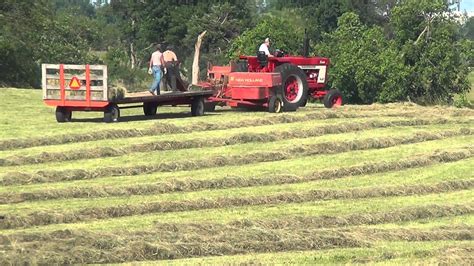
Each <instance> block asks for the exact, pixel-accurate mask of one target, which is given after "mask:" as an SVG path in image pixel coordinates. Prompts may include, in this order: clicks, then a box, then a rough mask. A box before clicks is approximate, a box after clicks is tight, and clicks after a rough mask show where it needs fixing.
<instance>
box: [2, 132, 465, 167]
mask: <svg viewBox="0 0 474 266" xmlns="http://www.w3.org/2000/svg"><path fill="white" fill-rule="evenodd" d="M460 128H466V125H449V124H446V125H430V126H420V127H391V128H381V129H373V130H366V131H362V132H351V133H343V134H330V135H324V136H320V137H312V138H305V139H289V140H282V141H276V142H270V143H246V144H241V145H231V146H222V147H215V148H214V147H211V148H195V149H185V150H171V151H158V152H155V151H153V152H140V153H132V154H127V155H124V156H120V157H109V158H107V157H105V158H98V159H86V160H76V161H66V162H59V163H56V162H53V163H44V164H40V165H22V166H7V167H2V168H1V169H2V170H3V171H4V172H5V173H8V172H13V171H22V172H27V171H38V170H43V169H44V168H45V167H48V168H50V169H54V170H67V169H74V168H77V167H79V166H80V168H81V169H93V168H98V167H104V166H107V167H114V166H117V167H118V166H121V167H126V166H133V165H146V164H150V163H151V164H154V163H159V162H175V161H180V160H192V159H193V158H196V159H197V158H211V157H215V156H231V155H242V154H249V153H254V152H268V151H278V150H284V149H290V148H292V147H295V146H298V145H310V144H316V143H323V142H336V144H337V142H342V141H351V140H364V139H369V138H372V137H373V136H377V137H378V138H382V137H408V136H411V135H413V134H414V133H417V132H430V133H435V132H441V131H446V130H456V129H460ZM184 158H186V159H184Z"/></svg>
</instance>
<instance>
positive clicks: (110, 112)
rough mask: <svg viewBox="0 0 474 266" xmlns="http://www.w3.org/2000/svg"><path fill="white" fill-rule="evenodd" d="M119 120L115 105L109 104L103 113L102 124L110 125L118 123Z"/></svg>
mask: <svg viewBox="0 0 474 266" xmlns="http://www.w3.org/2000/svg"><path fill="white" fill-rule="evenodd" d="M119 118H120V109H119V108H118V106H117V105H116V104H111V105H109V106H107V108H106V109H105V111H104V122H105V123H112V122H118V120H119Z"/></svg>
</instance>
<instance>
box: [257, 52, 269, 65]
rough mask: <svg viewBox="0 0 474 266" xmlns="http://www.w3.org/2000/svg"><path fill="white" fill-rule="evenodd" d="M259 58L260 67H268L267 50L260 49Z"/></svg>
mask: <svg viewBox="0 0 474 266" xmlns="http://www.w3.org/2000/svg"><path fill="white" fill-rule="evenodd" d="M257 60H258V63H259V64H260V67H266V66H267V65H268V55H267V54H265V52H262V51H259V52H258V53H257Z"/></svg>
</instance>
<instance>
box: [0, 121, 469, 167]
mask: <svg viewBox="0 0 474 266" xmlns="http://www.w3.org/2000/svg"><path fill="white" fill-rule="evenodd" d="M446 123H453V124H461V123H459V122H457V121H454V120H447V119H431V120H428V119H414V120H413V119H410V120H399V121H383V120H372V121H367V122H353V123H344V124H342V123H341V124H336V125H327V126H318V127H314V128H312V129H306V130H300V131H296V130H292V131H280V132H278V131H275V132H271V133H249V132H246V133H241V134H236V135H234V136H231V137H226V138H209V139H195V140H186V141H159V142H148V143H142V144H134V145H129V146H125V147H122V148H113V147H99V148H94V149H80V150H75V151H70V152H64V151H61V152H43V153H41V154H38V155H32V156H11V157H7V158H4V159H0V166H19V165H27V164H41V163H48V162H62V161H75V160H83V159H95V158H106V157H118V156H123V155H127V154H131V153H136V152H151V151H164V150H178V149H192V148H202V147H221V146H228V145H236V144H245V143H250V142H259V143H266V142H273V141H281V140H288V139H296V138H310V137H317V136H322V135H326V134H340V133H348V132H356V131H362V130H369V129H376V128H387V127H396V126H426V125H439V124H446Z"/></svg>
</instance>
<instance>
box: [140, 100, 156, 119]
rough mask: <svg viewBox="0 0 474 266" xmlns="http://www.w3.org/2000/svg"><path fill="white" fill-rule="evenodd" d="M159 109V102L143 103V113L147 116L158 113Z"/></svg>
mask: <svg viewBox="0 0 474 266" xmlns="http://www.w3.org/2000/svg"><path fill="white" fill-rule="evenodd" d="M157 109H158V104H157V103H153V102H147V103H143V113H144V114H145V115H146V116H153V115H156V110H157Z"/></svg>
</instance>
